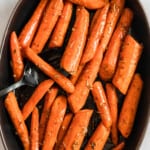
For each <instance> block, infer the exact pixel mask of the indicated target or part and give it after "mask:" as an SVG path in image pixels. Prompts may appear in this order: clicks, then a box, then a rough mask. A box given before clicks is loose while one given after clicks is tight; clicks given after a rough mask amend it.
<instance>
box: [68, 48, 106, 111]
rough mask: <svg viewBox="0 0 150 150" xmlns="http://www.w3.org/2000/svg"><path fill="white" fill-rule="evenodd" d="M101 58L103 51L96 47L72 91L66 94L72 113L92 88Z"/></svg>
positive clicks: (78, 107)
mask: <svg viewBox="0 0 150 150" xmlns="http://www.w3.org/2000/svg"><path fill="white" fill-rule="evenodd" d="M102 58H103V51H102V50H101V49H97V51H96V54H95V56H94V58H93V59H92V60H91V61H90V62H89V63H87V64H86V65H85V67H84V68H83V71H82V72H81V74H80V76H79V78H78V81H77V82H76V84H75V90H74V92H73V93H72V94H70V95H69V96H68V103H69V106H70V109H71V110H72V111H73V112H74V113H76V112H78V111H79V110H80V109H81V108H82V107H83V106H84V104H85V103H86V100H87V97H88V95H89V92H90V89H92V85H93V82H94V81H95V79H96V77H97V74H98V70H99V67H100V64H101V61H102Z"/></svg>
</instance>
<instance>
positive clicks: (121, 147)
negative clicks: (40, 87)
mask: <svg viewBox="0 0 150 150" xmlns="http://www.w3.org/2000/svg"><path fill="white" fill-rule="evenodd" d="M124 147H125V142H124V141H123V142H121V143H119V144H118V145H117V146H115V147H114V148H112V150H123V149H124Z"/></svg>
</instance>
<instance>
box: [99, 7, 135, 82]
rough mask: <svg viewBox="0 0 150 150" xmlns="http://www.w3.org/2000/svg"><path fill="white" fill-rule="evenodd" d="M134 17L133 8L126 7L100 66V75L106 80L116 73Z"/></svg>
mask: <svg viewBox="0 0 150 150" xmlns="http://www.w3.org/2000/svg"><path fill="white" fill-rule="evenodd" d="M132 18H133V12H132V11H131V9H129V8H125V9H124V10H123V13H122V15H121V18H120V20H119V23H118V25H117V27H116V29H115V31H114V33H113V35H112V38H111V40H110V43H109V45H108V49H107V51H106V54H105V56H104V59H103V61H102V64H101V66H100V71H99V75H100V77H101V78H102V79H103V80H105V81H106V80H110V79H111V78H112V77H113V75H114V73H115V69H116V66H117V60H118V55H119V51H120V48H121V45H122V43H123V40H124V38H125V36H126V34H127V32H128V30H129V27H130V25H131V22H132Z"/></svg>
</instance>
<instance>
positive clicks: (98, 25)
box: [81, 3, 109, 64]
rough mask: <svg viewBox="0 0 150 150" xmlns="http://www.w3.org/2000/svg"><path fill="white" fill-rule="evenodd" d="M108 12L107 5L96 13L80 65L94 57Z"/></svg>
mask: <svg viewBox="0 0 150 150" xmlns="http://www.w3.org/2000/svg"><path fill="white" fill-rule="evenodd" d="M108 10H109V3H108V4H107V5H106V6H105V7H104V8H102V10H101V11H100V13H98V16H97V18H96V21H95V23H94V24H93V25H92V29H91V31H90V34H89V36H88V40H87V44H86V47H85V49H84V53H83V56H82V59H81V64H85V63H87V62H88V61H89V60H91V59H92V58H93V57H94V55H95V52H96V49H97V47H98V44H99V41H100V39H101V37H102V34H103V31H104V27H105V23H106V18H107V13H108ZM97 11H99V10H97ZM96 15H97V14H96Z"/></svg>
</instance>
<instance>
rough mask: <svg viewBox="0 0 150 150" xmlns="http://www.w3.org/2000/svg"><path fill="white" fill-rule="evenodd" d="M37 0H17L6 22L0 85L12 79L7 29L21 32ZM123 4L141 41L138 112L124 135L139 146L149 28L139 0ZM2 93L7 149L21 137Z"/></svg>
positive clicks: (149, 105)
mask: <svg viewBox="0 0 150 150" xmlns="http://www.w3.org/2000/svg"><path fill="white" fill-rule="evenodd" d="M38 2H39V1H38V0H37V1H30V0H20V1H19V2H18V3H17V5H16V7H15V9H14V11H13V13H12V15H11V18H10V20H9V22H8V25H7V28H6V31H5V35H4V37H3V42H2V47H1V51H0V89H2V88H4V87H6V86H7V85H9V84H11V83H12V82H13V79H12V72H11V67H10V54H9V37H10V33H11V32H12V31H13V30H15V31H16V32H17V34H18V33H20V31H21V29H22V27H23V26H24V25H25V23H26V22H27V20H28V19H29V18H30V16H31V14H32V12H33V10H34V9H35V7H36V6H37V4H38ZM126 5H127V6H128V7H130V8H132V10H133V11H134V20H133V23H132V27H131V33H132V34H133V36H134V37H135V38H136V39H137V40H138V41H139V42H140V43H142V44H143V45H144V50H143V55H142V58H141V60H140V64H139V67H138V70H139V72H140V73H141V75H142V79H143V80H144V89H143V92H142V96H141V100H140V104H139V108H138V112H137V115H136V120H135V124H134V127H133V131H132V133H131V135H130V137H129V138H128V139H127V142H126V147H125V149H127V150H136V149H139V147H140V144H141V142H142V140H143V139H144V135H145V129H146V127H147V124H148V119H149V109H150V67H149V64H150V31H149V25H148V23H147V18H146V16H145V14H144V10H143V8H142V7H141V5H140V3H139V2H138V0H127V1H126ZM3 99H4V97H2V98H0V130H1V135H2V140H3V144H4V147H5V149H6V150H20V149H22V146H21V143H20V140H19V139H18V137H17V136H16V133H15V132H14V131H15V130H14V128H13V126H12V123H11V121H10V120H9V117H8V115H7V113H6V110H5V109H4V105H3Z"/></svg>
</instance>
